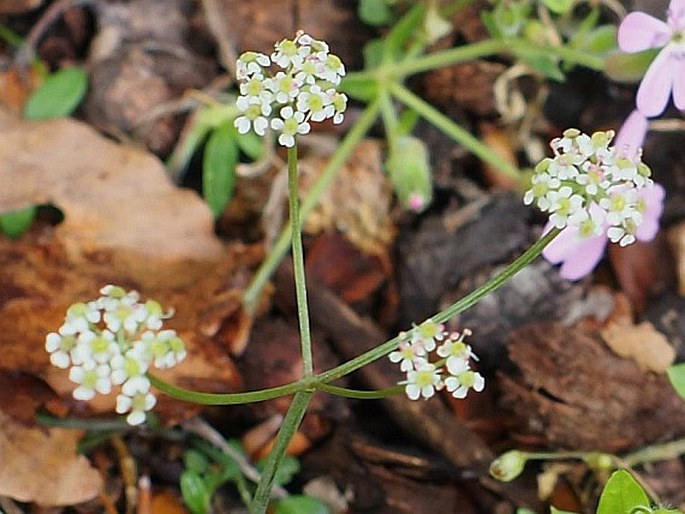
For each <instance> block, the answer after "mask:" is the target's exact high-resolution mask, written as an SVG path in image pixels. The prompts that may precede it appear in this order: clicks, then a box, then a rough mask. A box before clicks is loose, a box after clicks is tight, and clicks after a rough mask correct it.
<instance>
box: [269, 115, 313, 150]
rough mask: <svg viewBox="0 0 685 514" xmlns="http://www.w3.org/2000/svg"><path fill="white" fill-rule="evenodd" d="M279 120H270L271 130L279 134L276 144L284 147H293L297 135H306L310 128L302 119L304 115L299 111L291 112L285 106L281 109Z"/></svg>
mask: <svg viewBox="0 0 685 514" xmlns="http://www.w3.org/2000/svg"><path fill="white" fill-rule="evenodd" d="M280 115H281V117H280V118H274V119H273V120H271V128H272V129H274V130H277V131H279V132H281V135H280V136H278V142H279V143H280V144H281V145H283V146H286V147H292V146H294V145H295V136H296V135H297V134H307V133H308V132H309V131H310V129H311V127H310V125H309V123H307V122H306V121H305V119H304V114H302V113H301V112H300V111H293V108H292V107H290V106H289V105H286V106H285V107H283V108H282V109H281V112H280Z"/></svg>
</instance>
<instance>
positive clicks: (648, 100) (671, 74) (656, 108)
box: [636, 47, 680, 118]
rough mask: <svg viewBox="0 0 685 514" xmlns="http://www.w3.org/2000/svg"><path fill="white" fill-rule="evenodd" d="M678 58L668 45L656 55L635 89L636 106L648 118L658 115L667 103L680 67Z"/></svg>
mask: <svg viewBox="0 0 685 514" xmlns="http://www.w3.org/2000/svg"><path fill="white" fill-rule="evenodd" d="M677 61H678V58H677V56H676V55H675V54H674V52H672V51H671V49H669V48H668V47H666V48H664V49H663V50H662V51H661V52H659V55H657V56H656V58H655V59H654V61H652V64H651V65H650V66H649V69H648V70H647V73H645V76H644V78H643V79H642V83H641V84H640V88H639V89H638V90H637V100H636V103H637V108H638V109H640V112H641V113H642V114H644V115H645V116H647V117H648V118H653V117H654V116H659V115H660V114H661V113H662V112H664V109H665V108H666V104H667V103H668V98H669V96H670V95H671V88H672V87H673V82H674V79H675V74H676V73H677V71H678V70H680V67H679V66H678V65H677Z"/></svg>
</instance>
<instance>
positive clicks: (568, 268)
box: [559, 236, 608, 280]
mask: <svg viewBox="0 0 685 514" xmlns="http://www.w3.org/2000/svg"><path fill="white" fill-rule="evenodd" d="M607 241H608V239H607V237H606V236H596V237H591V238H588V239H587V240H586V241H583V242H582V246H580V245H579V246H578V248H577V250H576V252H577V253H576V254H574V255H571V256H570V257H569V258H568V259H566V262H564V264H562V266H561V269H560V270H559V275H561V276H562V277H563V278H565V279H567V280H579V279H581V278H583V277H584V276H585V275H588V274H589V273H590V272H591V271H592V270H593V269H595V267H596V266H597V263H599V261H600V260H602V255H604V248H606V245H607Z"/></svg>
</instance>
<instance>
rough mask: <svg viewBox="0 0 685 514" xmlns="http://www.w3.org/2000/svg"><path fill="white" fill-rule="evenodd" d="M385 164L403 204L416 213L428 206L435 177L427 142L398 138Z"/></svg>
mask: <svg viewBox="0 0 685 514" xmlns="http://www.w3.org/2000/svg"><path fill="white" fill-rule="evenodd" d="M385 166H386V169H387V170H388V174H389V176H390V181H391V182H392V184H393V186H394V188H395V192H396V193H397V196H398V197H399V199H400V202H401V203H402V206H403V207H405V208H408V209H411V210H413V211H416V212H420V211H422V210H423V209H425V208H426V206H427V205H428V204H429V203H430V201H431V199H432V197H433V178H432V174H431V169H430V164H429V162H428V151H427V150H426V147H425V145H424V143H423V141H421V140H420V139H417V138H415V137H411V136H402V137H399V138H397V139H396V140H395V141H394V144H392V145H391V147H390V155H389V156H388V160H387V161H386V162H385Z"/></svg>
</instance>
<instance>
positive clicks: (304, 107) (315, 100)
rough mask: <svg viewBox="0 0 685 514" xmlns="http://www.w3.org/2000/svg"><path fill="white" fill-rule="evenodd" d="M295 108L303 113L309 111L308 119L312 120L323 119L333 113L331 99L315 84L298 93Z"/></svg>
mask: <svg viewBox="0 0 685 514" xmlns="http://www.w3.org/2000/svg"><path fill="white" fill-rule="evenodd" d="M297 110H298V111H300V112H302V113H305V114H307V113H309V119H311V120H312V121H323V120H325V119H326V118H330V117H332V116H333V114H334V113H335V108H334V107H333V99H332V98H331V97H330V96H328V95H327V94H326V93H324V92H323V91H321V88H320V87H319V86H316V85H314V86H311V87H310V88H309V90H308V91H302V92H301V93H300V95H299V96H298V97H297Z"/></svg>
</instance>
